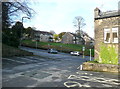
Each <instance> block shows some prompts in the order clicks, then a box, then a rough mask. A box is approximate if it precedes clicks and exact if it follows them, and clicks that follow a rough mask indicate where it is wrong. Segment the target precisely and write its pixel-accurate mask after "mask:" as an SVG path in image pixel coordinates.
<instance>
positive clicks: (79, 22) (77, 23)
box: [73, 16, 86, 36]
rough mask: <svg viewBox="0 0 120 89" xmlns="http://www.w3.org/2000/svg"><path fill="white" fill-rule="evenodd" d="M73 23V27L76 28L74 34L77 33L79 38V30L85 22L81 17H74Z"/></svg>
mask: <svg viewBox="0 0 120 89" xmlns="http://www.w3.org/2000/svg"><path fill="white" fill-rule="evenodd" d="M73 23H74V26H75V27H76V28H77V30H76V33H79V36H81V30H82V28H83V27H84V26H85V25H86V24H85V20H84V19H83V17H81V16H76V17H75V18H74V21H73Z"/></svg>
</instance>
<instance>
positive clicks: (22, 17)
mask: <svg viewBox="0 0 120 89" xmlns="http://www.w3.org/2000/svg"><path fill="white" fill-rule="evenodd" d="M24 18H27V19H30V18H29V17H22V25H23V19H24ZM23 27H24V26H23ZM20 34H21V37H20V46H21V41H22V29H21V32H20Z"/></svg>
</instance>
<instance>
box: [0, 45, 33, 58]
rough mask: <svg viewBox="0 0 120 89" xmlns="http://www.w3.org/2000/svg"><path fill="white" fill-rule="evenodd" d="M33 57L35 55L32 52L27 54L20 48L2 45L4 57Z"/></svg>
mask: <svg viewBox="0 0 120 89" xmlns="http://www.w3.org/2000/svg"><path fill="white" fill-rule="evenodd" d="M31 55H33V54H32V53H31V52H27V51H24V50H21V49H19V48H15V47H11V46H8V45H5V44H2V57H13V56H31Z"/></svg>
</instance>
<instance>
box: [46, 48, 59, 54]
mask: <svg viewBox="0 0 120 89" xmlns="http://www.w3.org/2000/svg"><path fill="white" fill-rule="evenodd" d="M48 53H54V54H57V53H58V51H57V50H55V49H48Z"/></svg>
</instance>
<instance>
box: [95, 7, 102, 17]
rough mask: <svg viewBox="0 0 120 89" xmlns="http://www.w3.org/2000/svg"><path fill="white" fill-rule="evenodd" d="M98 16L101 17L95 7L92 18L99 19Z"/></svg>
mask: <svg viewBox="0 0 120 89" xmlns="http://www.w3.org/2000/svg"><path fill="white" fill-rule="evenodd" d="M100 15H101V11H100V9H99V8H97V7H96V8H95V9H94V18H97V17H100Z"/></svg>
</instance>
